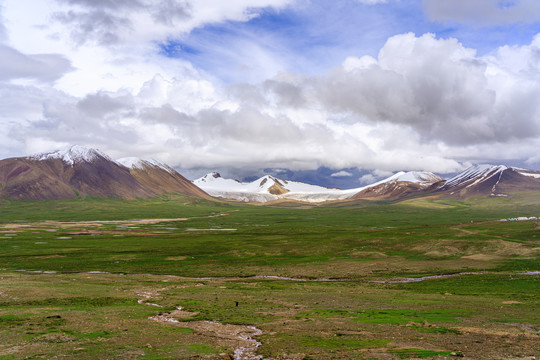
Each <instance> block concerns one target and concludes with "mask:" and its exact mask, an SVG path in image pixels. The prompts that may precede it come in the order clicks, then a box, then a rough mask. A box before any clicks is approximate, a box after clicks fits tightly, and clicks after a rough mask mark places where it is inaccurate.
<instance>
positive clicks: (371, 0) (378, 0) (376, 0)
mask: <svg viewBox="0 0 540 360" xmlns="http://www.w3.org/2000/svg"><path fill="white" fill-rule="evenodd" d="M356 1H358V2H360V3H362V4H366V5H375V4H386V3H387V2H388V0H356Z"/></svg>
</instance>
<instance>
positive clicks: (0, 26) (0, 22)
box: [0, 5, 8, 43]
mask: <svg viewBox="0 0 540 360" xmlns="http://www.w3.org/2000/svg"><path fill="white" fill-rule="evenodd" d="M2 10H3V6H2V5H0V43H1V42H3V41H5V40H7V37H8V36H7V29H6V26H5V25H4V21H5V20H4V17H3V16H2Z"/></svg>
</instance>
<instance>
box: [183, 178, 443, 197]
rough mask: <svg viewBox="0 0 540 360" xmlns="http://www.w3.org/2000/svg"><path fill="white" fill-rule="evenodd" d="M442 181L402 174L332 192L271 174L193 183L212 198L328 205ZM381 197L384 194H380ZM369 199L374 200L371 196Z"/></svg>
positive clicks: (207, 179)
mask: <svg viewBox="0 0 540 360" xmlns="http://www.w3.org/2000/svg"><path fill="white" fill-rule="evenodd" d="M440 181H442V179H441V178H440V177H438V176H436V175H435V174H433V173H428V172H415V171H412V172H399V173H397V174H394V175H392V176H390V177H389V178H387V179H384V180H382V181H379V182H376V183H374V184H371V185H368V186H364V187H360V188H355V189H348V190H341V189H329V188H326V187H322V186H317V185H310V184H305V183H302V182H297V181H287V180H283V179H279V178H276V177H273V176H270V175H266V176H263V177H261V178H259V179H257V180H255V181H252V182H248V183H243V182H239V181H237V180H232V179H224V178H222V177H221V175H220V174H219V173H209V174H206V175H205V176H203V177H201V178H199V179H197V180H194V181H193V183H194V184H195V185H197V186H198V187H200V188H201V189H203V190H204V191H206V192H207V193H209V194H210V195H212V196H215V197H220V198H225V199H231V200H236V201H245V202H268V201H273V200H279V199H290V200H298V201H306V202H324V201H337V200H346V199H350V198H355V199H356V198H358V197H357V196H356V195H358V194H359V193H361V192H362V191H367V190H368V189H373V190H375V189H380V188H381V186H383V185H389V184H401V185H402V186H405V185H404V184H415V187H416V188H422V189H423V188H426V187H429V186H432V185H433V184H434V183H438V182H440ZM379 195H380V194H379ZM366 197H368V198H371V197H373V196H372V195H371V194H367V195H366Z"/></svg>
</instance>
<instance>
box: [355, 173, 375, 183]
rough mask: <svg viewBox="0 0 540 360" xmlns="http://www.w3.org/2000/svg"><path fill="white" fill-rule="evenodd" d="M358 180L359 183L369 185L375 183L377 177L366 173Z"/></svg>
mask: <svg viewBox="0 0 540 360" xmlns="http://www.w3.org/2000/svg"><path fill="white" fill-rule="evenodd" d="M358 181H359V182H360V184H363V185H370V184H373V183H375V182H376V181H377V178H376V177H375V176H373V174H366V175H363V176H361V177H360V179H358Z"/></svg>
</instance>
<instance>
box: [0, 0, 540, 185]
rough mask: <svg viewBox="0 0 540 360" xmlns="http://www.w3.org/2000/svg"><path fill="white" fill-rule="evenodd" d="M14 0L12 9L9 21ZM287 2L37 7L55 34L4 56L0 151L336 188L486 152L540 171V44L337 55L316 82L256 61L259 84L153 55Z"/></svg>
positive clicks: (427, 38)
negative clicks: (172, 41) (537, 164)
mask: <svg viewBox="0 0 540 360" xmlns="http://www.w3.org/2000/svg"><path fill="white" fill-rule="evenodd" d="M19 1H24V0H17V1H15V0H8V2H9V3H10V6H11V7H17V6H18V8H17V9H18V11H13V13H22V10H24V6H22V5H19ZM291 2H292V0H251V1H248V0H238V1H234V2H223V1H217V0H198V1H193V0H186V1H170V0H155V1H154V0H153V1H150V0H136V1H127V0H119V1H112V0H57V1H56V2H54V3H52V2H50V0H44V2H43V3H45V4H46V5H47V6H49V5H51V4H56V5H55V6H56V7H53V8H54V13H55V14H56V15H55V16H56V22H55V23H54V24H50V23H49V24H46V25H44V26H43V27H42V28H40V30H39V31H37V30H36V28H32V27H30V26H27V27H26V28H25V29H33V31H34V32H31V31H30V30H26V31H28V32H27V33H23V34H22V35H16V36H15V37H14V38H13V41H12V42H10V43H9V45H0V56H1V57H2V59H10V61H3V62H2V63H0V97H1V98H2V99H3V101H1V102H0V125H2V127H3V128H4V129H5V131H4V133H3V134H0V140H2V141H0V150H2V151H4V153H10V154H12V153H14V152H18V154H25V153H28V152H36V151H46V150H52V149H53V147H57V146H63V145H67V144H70V143H79V144H82V145H89V146H96V147H99V148H100V149H102V150H104V151H106V152H108V153H110V155H111V156H113V157H118V158H119V157H124V156H140V157H143V158H144V157H154V158H157V159H159V160H162V161H165V162H167V163H169V164H170V165H172V166H176V167H182V168H207V169H211V168H226V167H229V168H235V169H260V168H263V169H264V168H274V169H275V168H286V169H293V170H310V169H317V168H319V167H327V168H330V169H332V170H331V171H332V172H333V174H332V176H331V177H332V178H333V179H334V180H339V177H344V178H347V177H350V174H351V172H350V171H347V172H344V171H341V172H340V171H339V170H341V169H346V170H350V169H354V168H360V169H365V170H367V171H370V173H369V174H366V175H365V177H363V178H362V179H361V181H363V182H364V183H372V182H374V181H375V180H377V179H380V178H383V177H385V176H388V175H389V174H392V173H393V172H395V171H397V170H429V171H433V172H438V173H448V172H452V171H457V170H460V169H461V168H462V167H463V164H464V163H466V162H467V161H471V160H472V159H473V158H475V159H476V158H480V156H479V155H478V154H483V158H493V159H497V158H499V159H501V158H508V159H511V158H514V159H515V158H522V159H529V161H530V162H534V161H537V160H536V159H537V149H538V145H539V144H538V138H539V134H540V133H539V126H540V124H539V121H540V103H539V102H538V99H539V98H540V85H539V84H540V67H539V64H540V55H539V54H540V35H539V36H537V37H536V38H535V39H534V40H533V41H532V42H531V43H530V44H528V45H525V46H504V47H501V48H499V49H496V50H494V51H493V52H492V53H490V54H489V55H486V56H479V55H478V54H477V53H476V51H475V50H474V49H471V48H467V47H465V46H463V45H462V44H461V43H460V42H459V41H458V40H456V39H452V38H449V39H441V38H437V37H436V36H435V35H433V34H425V35H422V36H415V35H414V34H412V33H407V34H401V35H396V36H393V37H391V38H389V39H388V40H387V41H386V43H385V44H384V46H382V48H381V49H380V52H379V54H378V55H377V56H370V55H364V54H362V53H360V54H357V55H358V56H348V57H347V56H344V61H343V63H342V64H341V65H337V66H335V67H334V68H331V69H328V71H327V72H325V73H321V74H319V75H313V74H298V73H281V74H279V75H278V76H274V75H269V76H267V74H274V73H275V72H276V71H275V69H278V68H280V66H274V65H273V63H272V61H270V60H268V61H267V59H266V58H265V57H264V56H261V58H262V60H261V61H260V62H257V63H256V65H254V66H255V67H256V68H261V69H263V70H260V73H262V74H264V76H263V77H264V79H263V80H261V81H252V82H251V83H232V84H226V85H224V84H222V83H220V82H219V81H216V79H215V78H213V77H212V75H215V74H212V75H209V74H205V73H203V72H202V71H199V70H198V69H197V68H196V67H195V66H194V65H192V64H190V63H189V62H187V61H186V60H181V59H173V58H169V57H166V56H163V54H159V53H157V52H156V44H157V43H159V42H162V41H165V39H168V37H169V36H181V34H185V33H186V32H189V31H190V30H192V29H193V28H194V27H196V26H199V25H201V24H207V23H212V22H220V21H227V20H238V21H243V20H247V19H250V18H253V17H255V16H258V14H259V12H260V11H262V10H261V9H262V8H263V7H265V6H274V7H276V8H282V7H284V6H287V4H290V3H291ZM43 3H42V2H40V3H39V4H43ZM40 6H44V7H47V6H45V5H40ZM17 9H16V10H17ZM39 14H41V12H40V11H36V12H35V13H33V14H32V16H38V15H39ZM11 16H14V15H11ZM43 18H45V17H43ZM40 19H41V18H40ZM43 21H45V20H43ZM0 23H1V20H0ZM18 23H19V22H17V21H11V22H10V28H9V29H8V30H9V33H10V38H11V33H12V29H18V28H17V26H18ZM36 23H37V24H40V21H37V20H36ZM34 25H35V24H34ZM66 29H67V30H68V31H66ZM14 33H17V32H14ZM43 34H47V36H45V35H43ZM0 35H1V27H0ZM23 35H24V36H23ZM33 35H35V37H36V38H37V40H36V41H32V42H28V41H27V40H26V39H28V38H34V36H33ZM66 36H67V37H69V39H71V41H72V42H71V43H69V44H68V43H66V41H65V40H66ZM73 41H74V43H75V44H76V46H72V45H73ZM270 43H271V44H272V45H273V44H274V43H273V42H270ZM49 48H50V50H49ZM232 48H234V49H236V46H233V47H232ZM44 49H46V50H44ZM251 49H252V48H248V49H244V50H243V51H245V52H242V51H240V53H239V54H237V56H238V57H242V56H244V55H245V54H247V53H248V52H250V51H251ZM225 50H227V51H229V52H233V50H231V49H225ZM46 52H50V53H49V54H48V55H35V54H41V53H46ZM55 54H56V55H55ZM59 54H65V55H59ZM347 55H350V53H347ZM249 59H253V57H249ZM73 69H75V70H73ZM268 69H270V70H271V71H270V70H268ZM71 70H73V71H71ZM231 71H232V70H231ZM246 71H247V70H246ZM265 71H268V72H265ZM268 77H269V78H268ZM28 79H30V80H28ZM51 83H53V84H51ZM14 149H17V150H14ZM355 171H356V170H355ZM353 173H354V172H353ZM360 173H363V172H360V171H359V172H358V173H357V174H360ZM328 177H330V176H328ZM357 177H358V175H356V173H355V175H353V178H354V180H356V178H357Z"/></svg>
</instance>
